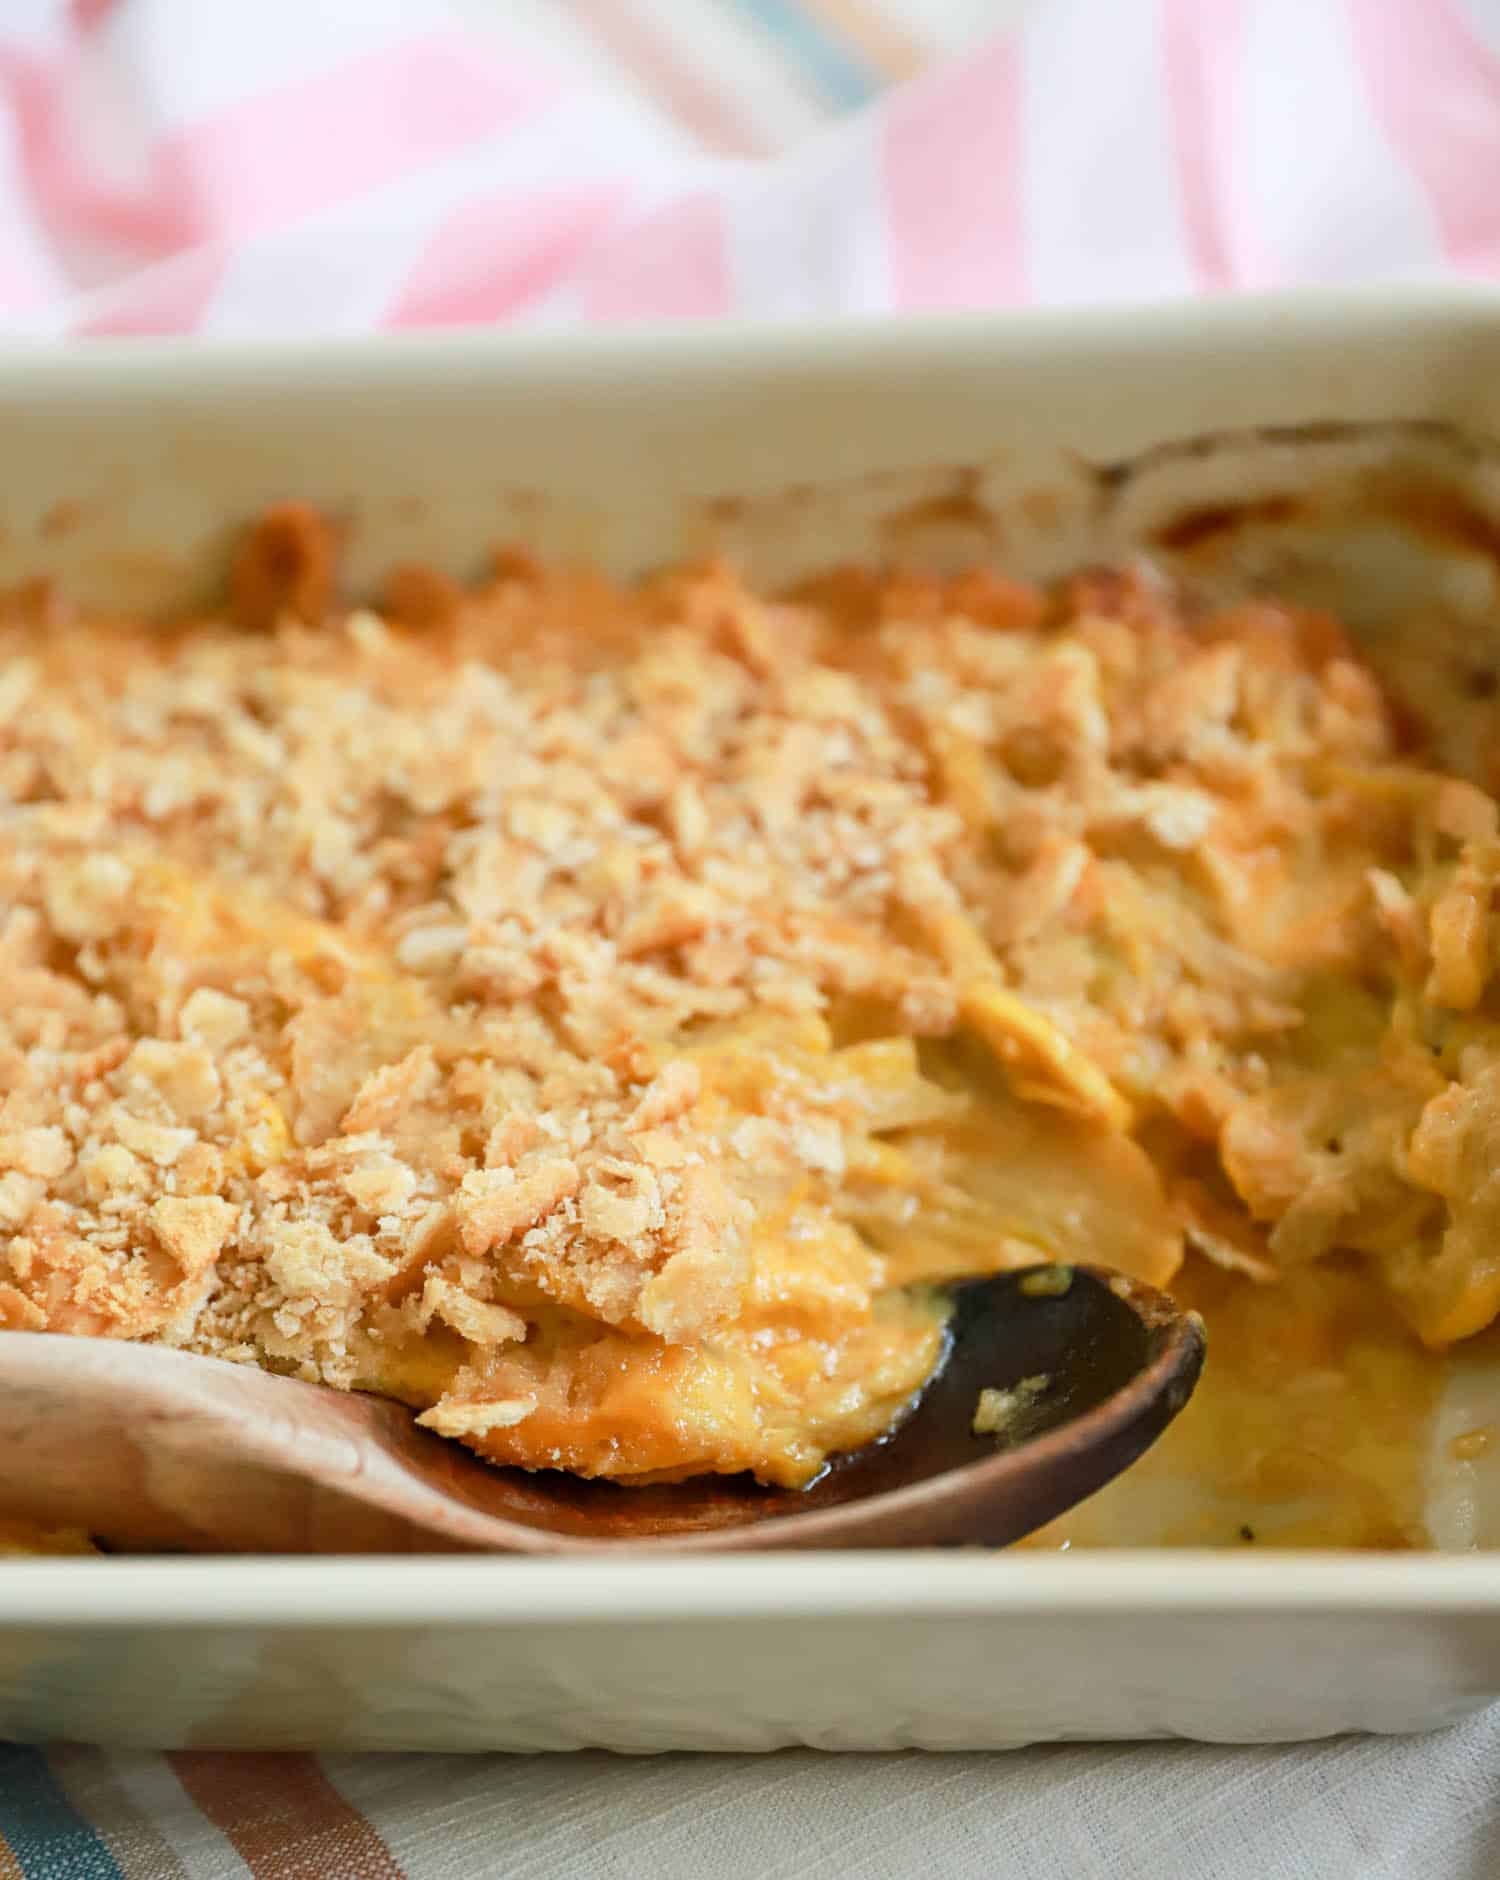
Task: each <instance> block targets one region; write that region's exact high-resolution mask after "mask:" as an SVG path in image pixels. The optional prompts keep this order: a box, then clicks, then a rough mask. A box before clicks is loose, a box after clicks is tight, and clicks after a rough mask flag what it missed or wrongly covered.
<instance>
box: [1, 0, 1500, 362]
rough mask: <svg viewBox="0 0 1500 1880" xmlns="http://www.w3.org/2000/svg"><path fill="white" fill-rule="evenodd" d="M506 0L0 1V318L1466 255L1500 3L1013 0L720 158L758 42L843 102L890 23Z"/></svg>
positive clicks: (761, 94)
mask: <svg viewBox="0 0 1500 1880" xmlns="http://www.w3.org/2000/svg"><path fill="white" fill-rule="evenodd" d="M909 4H910V9H911V15H912V17H913V18H920V17H921V15H922V14H923V13H924V12H925V10H926V9H925V8H923V7H922V6H920V5H918V4H917V0H909ZM944 6H947V7H950V8H957V11H958V12H959V13H963V12H964V11H965V9H964V8H963V7H962V6H961V5H960V0H937V12H938V14H939V17H944V15H943V8H944ZM487 9H488V10H489V11H490V12H492V14H493V17H494V19H495V21H496V22H497V23H499V22H502V21H506V22H508V18H509V8H508V7H506V6H503V5H502V4H501V0H487ZM518 14H519V16H520V18H521V20H522V21H523V22H526V21H529V22H530V27H531V30H530V31H528V32H527V33H526V34H525V36H524V38H522V39H520V40H517V41H516V42H515V44H513V45H508V44H507V43H506V42H505V40H504V39H503V38H502V36H501V34H500V33H499V32H498V31H493V30H483V29H482V28H479V27H477V26H476V24H475V23H474V22H475V21H476V20H477V19H478V18H479V7H478V0H470V3H469V7H468V13H467V16H466V17H467V19H468V23H467V24H464V23H463V22H461V21H459V20H457V18H456V16H454V15H452V14H450V13H448V12H447V11H446V10H441V9H439V8H438V7H436V6H435V5H434V4H432V0H339V3H334V0H319V3H317V4H308V3H307V0H258V3H257V4H256V5H254V6H251V5H234V4H227V5H226V4H216V5H209V4H206V3H205V0H72V4H71V5H65V4H62V0H3V5H0V101H3V103H4V105H5V107H6V114H7V118H8V129H9V133H10V134H9V136H7V137H4V138H0V322H3V324H4V326H6V327H9V328H10V329H12V330H13V331H16V332H19V333H23V334H30V335H35V336H37V337H55V336H63V335H75V334H77V335H91V334H129V333H202V334H234V335H247V334H258V335H267V334H286V335H292V334H314V333H322V334H338V333H352V332H360V331H364V330H367V329H369V328H372V327H410V326H433V325H464V324H475V323H489V322H493V321H499V320H517V321H520V320H524V321H528V322H534V323H551V324H555V323H558V322H565V321H579V320H584V321H616V320H643V319H655V318H681V319H698V318H710V317H714V316H716V315H721V314H728V313H736V314H747V315H752V316H766V317H780V316H787V315H797V314H826V313H835V312H854V313H881V312H886V311H890V310H892V309H906V308H948V307H955V306H969V305H987V304H994V303H997V302H1002V301H1003V302H1015V301H1023V300H1024V301H1035V302H1041V303H1055V302H1071V301H1085V300H1097V299H1100V298H1117V297H1129V298H1139V297H1150V296H1156V295H1163V294H1183V293H1190V292H1193V291H1199V290H1211V291H1214V290H1222V289H1225V288H1258V287H1271V286H1281V285H1285V284H1288V283H1290V282H1296V281H1321V282H1331V281H1340V280H1351V279H1360V278H1367V277H1370V276H1373V275H1382V276H1391V275H1395V274H1411V273H1414V272H1420V271H1423V270H1430V269H1436V268H1442V267H1448V268H1453V267H1457V268H1463V269H1468V270H1475V269H1485V268H1487V267H1489V266H1491V265H1493V264H1494V263H1495V262H1496V261H1500V189H1497V188H1496V187H1495V184H1494V178H1495V176H1496V173H1497V164H1500V0H1045V4H1032V5H1030V6H1029V7H1027V8H1025V10H1024V12H1023V14H1022V17H1021V20H1020V23H1019V24H1018V25H1017V27H1016V28H1015V30H1014V31H1013V32H1011V33H1008V34H1005V35H1002V36H1000V37H998V38H995V39H992V40H990V41H989V42H987V43H984V44H981V45H980V46H979V47H978V48H977V49H975V50H972V51H970V52H969V53H967V54H966V55H964V56H962V57H960V58H957V59H955V60H951V61H947V62H944V63H941V64H939V65H936V66H934V67H932V68H931V69H929V70H926V71H924V72H922V73H920V75H918V76H917V77H915V78H914V79H912V80H911V81H910V82H909V83H906V84H904V85H901V86H899V87H897V88H895V89H893V90H892V91H890V92H889V93H888V94H886V95H885V96H884V97H883V98H882V99H881V100H879V101H878V102H877V103H876V104H874V105H873V106H872V107H871V108H869V109H868V110H866V111H864V112H862V113H859V114H857V115H855V116H852V117H850V118H847V119H845V120H843V121H842V122H840V123H838V124H836V125H832V126H830V127H828V128H826V129H824V130H822V131H821V132H819V133H817V134H815V135H812V136H804V137H802V139H801V140H800V141H799V142H798V143H797V144H796V145H795V147H793V148H789V149H786V150H784V151H782V152H781V154H779V155H773V156H766V155H763V154H758V155H748V154H745V152H746V151H747V150H752V149H753V150H757V151H760V150H764V149H766V148H768V147H769V140H770V139H771V138H772V137H773V136H774V134H775V133H776V132H777V131H778V129H779V130H780V131H781V132H786V131H787V130H788V129H789V128H790V123H789V120H788V118H787V114H786V112H785V111H784V110H783V111H782V113H781V115H780V116H778V115H777V111H776V107H775V103H774V100H775V97H776V95H777V94H776V93H775V91H774V89H773V88H772V87H771V86H770V85H769V84H768V82H767V79H766V75H765V72H764V69H763V68H764V67H765V65H766V64H767V63H768V62H773V61H774V59H775V58H776V56H778V55H779V58H780V64H781V67H782V68H783V70H784V72H785V74H786V76H785V77H784V79H783V83H782V87H781V90H782V91H783V92H785V91H789V90H791V91H795V90H797V89H800V90H802V91H804V92H807V91H812V92H814V93H815V94H816V95H817V96H818V97H819V98H820V99H821V100H822V101H823V102H825V103H829V104H838V103H841V102H846V101H852V100H857V99H860V98H862V97H864V96H866V95H868V94H869V93H871V92H873V90H874V89H875V88H876V86H877V84H878V78H879V72H878V70H877V68H876V66H875V63H874V59H875V50H874V48H876V47H877V46H878V49H879V50H880V52H881V53H882V56H883V58H884V60H885V62H886V69H887V70H902V69H910V68H911V67H913V66H915V65H916V64H918V63H919V62H920V58H921V52H922V45H923V42H922V41H921V40H920V39H919V37H918V36H917V35H916V33H915V31H914V32H913V33H912V34H908V35H903V36H901V37H900V38H899V40H898V39H897V37H896V35H894V34H893V33H892V32H891V31H890V30H889V29H887V31H886V33H885V35H884V37H883V38H881V37H879V36H877V35H875V34H874V33H873V30H872V28H871V26H870V24H869V22H871V21H874V20H875V19H877V18H878V17H884V16H883V15H877V13H876V11H875V9H874V8H872V7H869V6H856V5H855V4H854V0H837V4H835V3H834V0H817V3H816V4H813V3H811V0H810V3H809V4H805V5H794V4H792V3H791V0H658V4H657V5H655V6H651V5H648V4H647V0H634V3H633V4H632V5H629V6H627V5H625V4H623V3H622V0H572V3H571V4H567V3H566V0H553V5H552V8H551V16H552V17H553V18H554V19H555V20H556V21H558V22H560V21H561V20H562V19H566V20H567V21H568V22H570V25H571V38H572V39H573V40H574V41H577V40H579V39H580V38H581V37H583V36H584V34H585V29H587V32H588V38H587V43H588V44H589V45H590V46H591V47H592V50H593V59H592V62H591V63H590V64H580V65H578V66H576V67H575V66H574V65H573V64H572V63H570V61H569V59H568V57H567V52H566V48H565V46H564V45H562V44H560V43H559V44H556V45H554V44H553V43H551V42H550V41H548V40H547V37H546V34H545V33H544V32H541V31H539V24H540V22H541V21H543V20H544V19H546V18H547V17H549V14H548V10H547V9H544V8H539V7H537V6H535V5H531V6H521V7H520V8H519V9H518ZM946 17H949V18H950V19H951V18H952V17H953V15H952V14H949V15H947V16H946ZM840 19H852V20H855V21H864V22H865V25H864V29H863V34H862V36H855V35H854V34H853V33H852V32H845V33H844V34H843V35H842V36H840V35H839V34H838V33H837V31H836V27H835V24H834V23H835V22H837V21H838V20H840ZM674 23H675V25H674ZM687 23H691V24H690V26H688V25H687ZM757 23H758V24H759V26H760V27H761V28H762V30H761V31H760V32H758V33H757V32H755V31H753V30H749V29H751V28H754V27H755V26H756V24H757ZM685 27H686V29H685ZM648 29H649V30H648ZM699 42H701V45H702V61H701V64H700V65H697V66H695V65H694V64H693V63H692V61H693V57H694V49H695V46H696V45H698V44H699ZM903 48H904V50H903ZM752 51H753V52H755V53H756V54H757V55H758V61H759V62H758V63H756V62H755V61H754V60H752V59H751V57H750V56H749V55H750V53H751V52H752ZM627 53H628V54H629V55H630V56H631V58H632V59H633V61H634V63H633V64H632V66H631V67H630V69H629V71H628V73H626V74H624V76H623V81H622V82H621V83H620V84H618V85H613V86H611V85H610V84H608V83H607V82H604V79H603V77H602V76H601V62H603V64H604V65H605V66H607V63H608V59H609V58H610V57H611V56H612V55H617V54H618V55H623V54H627ZM741 68H743V69H744V71H745V72H746V74H747V85H746V89H745V92H744V94H743V95H744V97H745V98H746V99H751V100H754V101H755V103H754V112H753V115H752V112H751V108H750V106H748V105H744V106H741V105H738V104H737V99H738V98H739V96H740V94H739V93H737V92H736V90H735V82H736V72H737V71H738V70H739V69H741ZM643 72H645V73H647V74H648V75H649V77H648V80H647V82H646V88H645V89H643V82H642V76H641V75H642V73H643ZM757 73H758V74H759V77H758V78H756V77H755V74H757ZM752 79H753V80H754V82H753V83H751V82H750V80H752ZM652 98H654V99H656V100H657V101H658V102H665V103H666V104H667V105H668V106H669V107H671V108H672V110H673V111H674V113H675V115H670V116H669V115H665V114H663V113H662V112H661V111H659V110H653V109H652V105H651V100H652ZM706 137H708V138H712V139H713V140H714V141H713V142H711V143H710V142H706V141H705V138H706Z"/></svg>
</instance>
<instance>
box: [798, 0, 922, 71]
mask: <svg viewBox="0 0 1500 1880" xmlns="http://www.w3.org/2000/svg"><path fill="white" fill-rule="evenodd" d="M808 6H809V10H810V11H811V12H813V13H819V14H821V15H822V17H823V18H824V19H825V20H827V22H828V24H829V25H830V26H833V27H836V28H837V29H838V30H839V31H840V32H841V33H842V34H843V35H844V37H845V38H846V39H847V40H848V41H849V43H850V44H851V45H853V46H857V47H858V48H859V50H860V52H861V53H863V55H864V56H865V58H867V59H868V60H869V61H870V63H871V64H872V65H874V66H878V67H879V69H880V71H881V72H882V73H883V74H884V76H885V77H886V78H887V79H889V80H890V81H891V82H892V83H895V82H896V81H897V80H899V79H903V78H911V77H912V76H913V75H914V74H915V73H917V72H920V71H921V70H922V68H923V67H924V66H925V65H927V64H928V62H929V61H928V55H927V54H926V53H925V52H924V51H923V50H922V48H921V47H920V46H919V45H918V44H917V42H916V41H915V40H914V39H912V38H910V37H909V36H908V35H907V34H906V33H903V32H901V31H900V30H899V28H897V27H895V26H893V25H892V24H891V22H890V21H889V20H887V19H883V18H882V17H881V15H880V14H879V13H878V12H876V11H875V9H874V8H873V7H869V6H866V5H865V4H864V0H808Z"/></svg>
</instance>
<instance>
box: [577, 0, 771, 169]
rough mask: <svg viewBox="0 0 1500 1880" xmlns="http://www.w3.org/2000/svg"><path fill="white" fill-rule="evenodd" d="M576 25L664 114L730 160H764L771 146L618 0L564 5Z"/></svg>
mask: <svg viewBox="0 0 1500 1880" xmlns="http://www.w3.org/2000/svg"><path fill="white" fill-rule="evenodd" d="M564 4H565V5H566V6H567V8H568V11H569V12H570V13H571V14H572V15H573V16H574V18H575V19H576V20H577V21H578V23H579V25H580V26H582V27H584V28H586V29H587V31H588V32H590V33H592V35H593V36H594V38H595V39H597V40H598V41H599V43H600V45H602V46H603V47H604V48H605V50H606V51H607V52H609V53H610V54H611V55H612V56H613V57H614V58H616V59H618V60H619V62H620V64H621V65H623V66H625V67H626V68H627V69H628V70H630V71H631V72H633V73H634V74H635V75H636V76H637V77H638V78H639V79H640V81H641V83H642V84H643V85H644V86H645V87H646V88H647V90H648V91H650V93H651V94H652V96H653V97H654V98H655V99H656V100H657V102H658V103H659V104H660V105H661V106H662V108H663V110H665V111H667V112H669V113H670V115H671V116H673V117H675V118H676V119H677V121H678V123H679V124H682V125H684V126H685V127H686V128H687V129H688V130H690V131H692V132H693V133H694V135H695V136H697V137H701V138H702V139H703V141H704V143H705V144H707V145H708V146H709V147H710V149H713V150H717V151H720V152H722V153H724V154H727V155H729V156H737V157H763V156H765V155H766V154H767V152H768V151H769V149H770V147H771V146H770V145H769V144H768V143H767V142H766V140H765V138H764V137H762V136H761V135H760V134H759V133H758V132H757V131H756V130H755V129H754V128H753V127H752V126H751V125H750V124H749V123H747V122H746V120H745V118H744V116H743V114H742V113H741V112H740V111H739V110H738V109H737V108H736V106H735V103H734V100H733V99H732V98H731V97H729V96H728V95H727V94H726V93H724V92H722V91H720V90H719V89H718V88H717V86H714V85H712V84H710V83H709V82H708V81H707V80H706V79H704V78H703V77H702V76H701V75H700V74H699V73H697V72H696V71H694V70H693V68H692V67H691V66H690V65H688V64H687V63H686V62H685V61H684V60H682V59H680V58H679V57H678V56H677V54H676V53H675V52H674V51H673V49H672V45H671V42H670V41H669V40H668V39H666V38H665V37H664V36H663V35H662V34H661V33H660V32H658V31H657V30H656V29H655V27H653V26H652V25H651V24H650V23H649V22H648V21H647V20H645V19H643V18H641V17H640V16H639V15H638V14H637V13H636V12H635V11H634V10H633V9H632V8H631V7H629V6H626V5H622V4H621V3H620V0H564Z"/></svg>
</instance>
